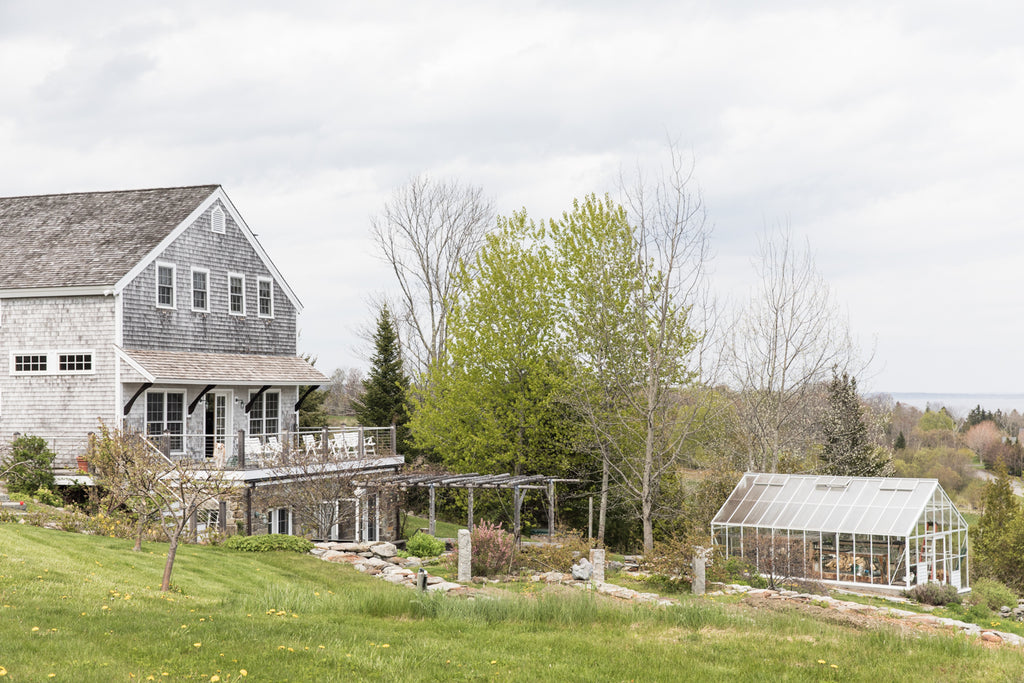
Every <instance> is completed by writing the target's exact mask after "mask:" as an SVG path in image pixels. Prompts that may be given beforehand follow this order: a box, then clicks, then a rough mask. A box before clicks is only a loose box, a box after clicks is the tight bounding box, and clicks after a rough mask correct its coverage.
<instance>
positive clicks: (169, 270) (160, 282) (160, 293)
mask: <svg viewBox="0 0 1024 683" xmlns="http://www.w3.org/2000/svg"><path fill="white" fill-rule="evenodd" d="M156 305H157V306H159V307H160V308H174V266H173V265H166V264H157V267H156Z"/></svg>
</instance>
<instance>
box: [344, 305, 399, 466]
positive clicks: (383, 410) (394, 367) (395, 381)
mask: <svg viewBox="0 0 1024 683" xmlns="http://www.w3.org/2000/svg"><path fill="white" fill-rule="evenodd" d="M373 343H374V346H375V349H376V350H375V352H374V354H373V359H372V363H373V365H372V367H371V368H370V374H369V376H368V377H367V378H366V379H365V380H363V395H362V397H361V398H360V399H359V400H357V401H355V402H354V405H355V413H356V417H357V418H358V419H359V424H361V425H363V426H365V427H385V426H390V425H394V426H395V428H396V429H395V431H396V444H395V447H396V448H397V449H398V453H401V454H406V453H408V438H409V429H408V427H407V426H406V423H407V422H408V421H409V411H408V404H407V394H408V391H409V377H408V376H407V375H406V374H405V369H404V368H403V366H402V348H401V345H400V344H399V340H398V333H397V332H396V331H395V326H394V323H393V322H392V320H391V312H390V311H388V308H387V306H384V307H382V308H381V310H380V316H379V317H378V319H377V331H376V332H375V333H374V335H373Z"/></svg>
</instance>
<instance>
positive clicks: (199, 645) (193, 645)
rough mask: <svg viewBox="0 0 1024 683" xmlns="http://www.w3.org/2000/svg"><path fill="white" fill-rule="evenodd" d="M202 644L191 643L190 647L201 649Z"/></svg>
mask: <svg viewBox="0 0 1024 683" xmlns="http://www.w3.org/2000/svg"><path fill="white" fill-rule="evenodd" d="M202 646H203V644H202V643H192V647H202Z"/></svg>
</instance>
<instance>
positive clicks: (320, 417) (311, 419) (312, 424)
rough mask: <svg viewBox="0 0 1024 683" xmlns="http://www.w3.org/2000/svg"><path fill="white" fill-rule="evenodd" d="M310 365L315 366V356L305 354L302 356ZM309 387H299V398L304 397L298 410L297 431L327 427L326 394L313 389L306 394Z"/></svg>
mask: <svg viewBox="0 0 1024 683" xmlns="http://www.w3.org/2000/svg"><path fill="white" fill-rule="evenodd" d="M303 358H305V359H306V360H307V361H308V362H309V364H310V365H316V356H311V355H309V354H306V355H304V356H303ZM309 389H310V387H308V386H300V387H299V396H305V397H306V398H305V400H303V402H302V407H301V408H299V429H319V428H321V427H326V426H327V410H326V409H325V404H326V402H327V392H326V391H325V390H323V389H313V391H310V392H309V393H308V394H307V393H306V392H307V391H309Z"/></svg>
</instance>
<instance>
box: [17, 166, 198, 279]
mask: <svg viewBox="0 0 1024 683" xmlns="http://www.w3.org/2000/svg"><path fill="white" fill-rule="evenodd" d="M217 188H218V186H217V185H196V186H192V187H172V188H159V189H150V190H125V191H118V192H82V193H76V194H51V195H39V196H34V197H3V198H0V289H22V288H30V287H79V286H90V285H113V284H115V283H116V282H117V281H118V280H119V279H120V278H121V277H122V276H123V275H125V274H126V273H127V272H128V271H129V270H131V268H132V267H133V266H135V265H136V264H137V263H138V262H139V261H141V260H142V259H143V258H144V257H145V256H146V255H147V254H148V253H149V252H150V251H152V250H153V249H154V248H155V247H156V246H157V245H158V244H159V243H160V241H161V240H163V239H164V238H165V237H167V235H168V234H170V232H171V231H173V230H174V229H175V228H176V227H177V226H178V225H179V224H180V223H181V222H182V221H184V220H185V219H186V218H188V216H189V214H191V213H192V212H193V211H194V210H195V209H196V208H197V207H198V206H199V205H200V204H201V203H202V202H203V201H204V200H205V199H207V198H208V197H209V196H210V195H211V194H212V193H213V192H214V191H215V190H216V189H217Z"/></svg>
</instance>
